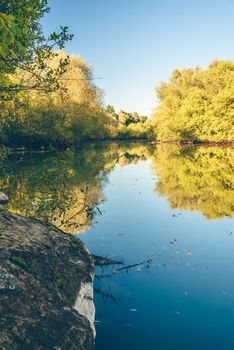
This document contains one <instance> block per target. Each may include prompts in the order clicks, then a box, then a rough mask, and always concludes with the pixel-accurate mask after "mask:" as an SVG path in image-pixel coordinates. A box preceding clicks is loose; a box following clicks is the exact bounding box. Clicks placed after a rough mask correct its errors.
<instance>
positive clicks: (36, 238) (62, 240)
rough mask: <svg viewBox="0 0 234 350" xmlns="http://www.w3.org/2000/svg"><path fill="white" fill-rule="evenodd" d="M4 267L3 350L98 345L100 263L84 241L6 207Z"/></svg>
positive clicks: (0, 232) (1, 234)
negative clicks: (96, 310)
mask: <svg viewBox="0 0 234 350" xmlns="http://www.w3.org/2000/svg"><path fill="white" fill-rule="evenodd" d="M0 265H1V270H0V299H1V304H0V314H1V318H0V344H1V350H8V349H9V350H21V349H22V350H37V349H38V350H44V349H56V350H59V349H60V350H68V349H69V350H78V349H79V350H89V349H93V344H94V328H93V320H94V305H93V300H92V298H93V294H92V279H93V275H94V265H93V262H92V259H91V257H90V254H89V253H88V251H87V249H86V248H85V246H84V244H83V243H82V242H81V241H80V240H79V239H76V238H74V237H72V236H69V235H67V234H64V233H63V232H61V231H59V230H58V229H56V228H55V227H54V226H51V225H50V224H42V223H40V222H39V221H37V220H36V219H28V218H24V217H21V216H18V215H15V214H10V213H7V212H6V211H1V212H0ZM86 286H87V288H86ZM86 292H87V293H86ZM86 301H87V302H86Z"/></svg>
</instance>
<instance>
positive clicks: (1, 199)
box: [0, 192, 9, 204]
mask: <svg viewBox="0 0 234 350" xmlns="http://www.w3.org/2000/svg"><path fill="white" fill-rule="evenodd" d="M8 201H9V198H8V196H7V195H6V194H5V193H3V192H0V204H5V203H7V202H8Z"/></svg>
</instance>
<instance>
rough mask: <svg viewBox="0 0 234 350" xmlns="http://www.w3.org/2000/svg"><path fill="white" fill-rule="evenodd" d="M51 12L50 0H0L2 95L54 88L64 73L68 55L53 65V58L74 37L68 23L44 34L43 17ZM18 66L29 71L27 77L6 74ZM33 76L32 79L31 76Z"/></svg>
mask: <svg viewBox="0 0 234 350" xmlns="http://www.w3.org/2000/svg"><path fill="white" fill-rule="evenodd" d="M48 12H49V7H48V6H47V0H22V1H18V0H1V3H0V40H1V44H0V98H1V99H9V98H12V96H11V95H10V94H11V93H14V92H18V91H21V90H31V89H40V90H46V91H53V90H55V89H57V88H58V87H59V81H58V78H59V77H61V75H62V74H63V73H64V71H65V69H66V65H67V64H68V58H65V59H64V60H62V61H60V62H59V64H58V65H57V67H56V68H53V69H52V68H51V67H50V65H49V62H50V60H51V59H52V58H53V57H54V56H55V55H56V53H55V52H54V51H53V48H54V47H55V46H57V47H59V48H60V49H61V48H63V47H64V44H65V42H66V41H68V40H70V39H71V35H69V33H68V29H67V27H61V32H60V33H58V34H57V33H52V34H51V35H50V36H49V37H48V38H46V37H45V36H44V35H43V32H42V28H41V25H40V21H41V18H42V17H43V16H44V14H45V13H48ZM17 69H20V70H23V71H26V72H28V74H30V77H28V79H27V81H13V80H12V79H7V75H8V74H10V73H14V72H15V71H16V70H17ZM29 78H30V79H29Z"/></svg>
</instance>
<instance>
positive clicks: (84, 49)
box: [42, 0, 234, 115]
mask: <svg viewBox="0 0 234 350" xmlns="http://www.w3.org/2000/svg"><path fill="white" fill-rule="evenodd" d="M48 4H49V6H50V8H51V12H50V14H48V15H46V16H45V18H44V19H43V21H42V25H43V28H44V30H45V32H46V33H50V32H51V31H54V30H57V29H58V28H59V26H60V25H63V26H64V25H66V26H68V27H69V30H70V32H71V33H72V34H74V38H73V40H72V42H69V43H67V45H66V52H68V53H69V54H79V55H81V56H82V57H83V58H84V59H85V60H86V61H87V62H88V63H89V64H90V65H91V67H92V69H93V73H94V75H95V76H96V77H101V78H102V79H97V80H96V84H97V85H98V86H99V87H100V88H101V89H103V90H104V93H105V95H104V99H105V104H106V105H107V104H111V105H113V106H114V107H115V109H116V110H117V111H119V110H120V109H123V110H126V111H129V112H134V111H136V112H138V113H140V114H146V115H150V114H151V113H152V111H153V108H154V107H155V106H156V104H157V97H156V92H155V87H156V86H158V85H159V83H160V82H161V81H168V79H169V77H170V75H171V73H172V71H173V70H174V69H176V68H187V67H195V66H201V67H207V66H208V64H209V63H210V62H212V61H213V60H214V59H224V60H234V0H48Z"/></svg>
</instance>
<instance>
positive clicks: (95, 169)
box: [0, 143, 234, 233]
mask: <svg viewBox="0 0 234 350" xmlns="http://www.w3.org/2000/svg"><path fill="white" fill-rule="evenodd" d="M232 156H233V149H231V148H219V147H213V148H211V147H199V148H195V147H179V146H174V145H173V146H171V145H158V146H157V148H156V147H155V146H154V145H153V144H137V143H136V144H135V143H134V144H132V143H131V144H120V145H118V144H100V145H89V146H87V147H85V148H83V149H82V150H79V151H77V152H76V151H75V150H68V151H66V152H63V153H58V154H51V155H40V156H38V155H36V156H29V155H25V156H22V155H21V156H19V155H14V156H12V157H11V158H10V159H9V161H8V162H7V163H6V164H5V167H4V168H3V169H2V171H1V173H0V187H1V190H2V191H4V192H6V193H7V194H8V195H9V198H10V203H9V209H10V211H13V212H16V213H20V214H23V215H27V216H35V217H37V218H39V219H41V220H48V221H50V222H52V223H53V224H55V225H56V226H58V227H59V228H61V229H62V230H64V231H65V232H67V233H76V232H84V231H86V230H87V229H88V227H90V225H92V224H93V223H94V222H95V217H97V216H98V215H101V214H102V213H101V210H100V208H99V205H100V203H102V201H103V200H104V197H103V193H102V192H103V186H104V184H105V183H106V182H107V180H108V174H109V173H110V172H111V171H112V170H113V169H114V167H115V165H116V164H119V165H120V166H125V165H127V164H130V163H132V164H137V162H138V161H139V160H147V159H150V160H151V161H152V165H153V166H152V168H153V171H154V173H155V174H156V175H157V181H156V191H157V193H158V194H160V195H162V196H165V197H166V198H167V199H168V201H169V203H170V206H171V207H172V208H178V209H180V210H184V209H187V210H196V211H200V212H202V213H203V215H204V216H205V217H207V218H209V219H215V218H221V217H225V216H229V217H230V216H232V215H233V211H234V206H233V201H232V198H233V185H232V176H233V168H232V159H233V157H232Z"/></svg>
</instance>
